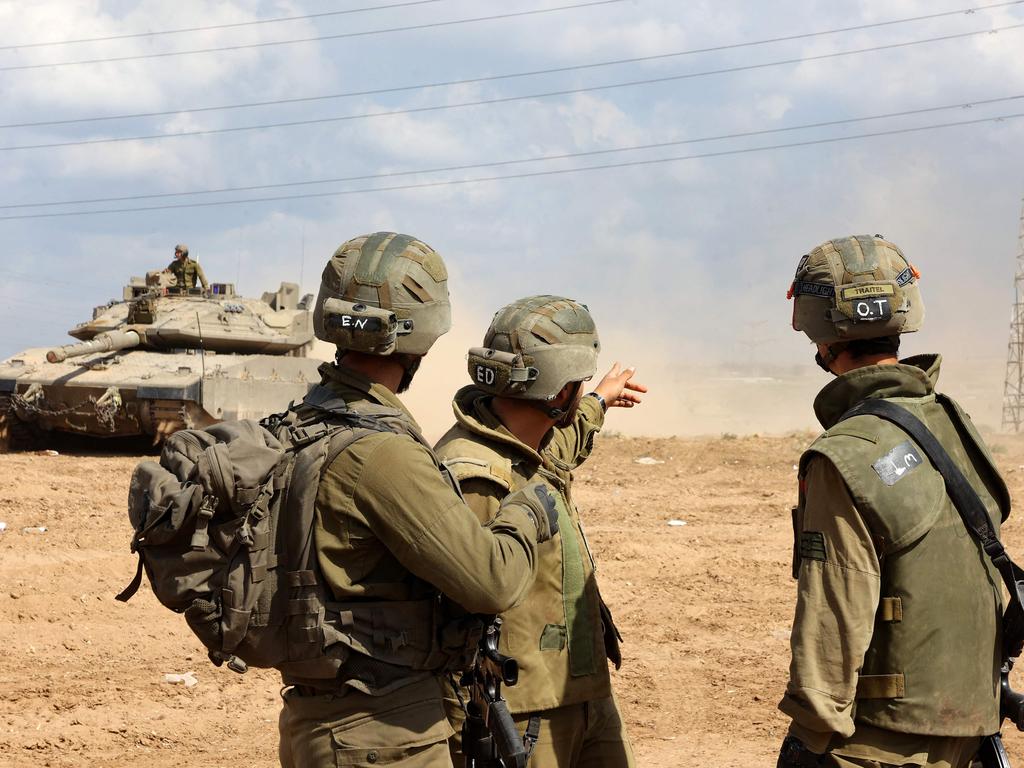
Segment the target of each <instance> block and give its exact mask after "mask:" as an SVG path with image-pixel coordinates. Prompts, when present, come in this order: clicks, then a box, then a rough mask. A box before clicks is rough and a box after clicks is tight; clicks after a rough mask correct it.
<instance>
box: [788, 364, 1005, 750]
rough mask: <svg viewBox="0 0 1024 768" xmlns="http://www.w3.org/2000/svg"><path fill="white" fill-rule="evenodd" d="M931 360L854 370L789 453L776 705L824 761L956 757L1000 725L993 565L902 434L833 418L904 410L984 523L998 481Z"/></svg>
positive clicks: (999, 501)
mask: <svg viewBox="0 0 1024 768" xmlns="http://www.w3.org/2000/svg"><path fill="white" fill-rule="evenodd" d="M940 362H941V360H940V358H939V357H938V356H919V357H916V358H910V359H908V360H906V361H903V362H902V363H901V364H899V365H874V366H868V367H864V368H859V369H857V370H854V371H851V372H849V373H846V374H844V375H842V376H839V377H838V378H837V379H836V380H835V381H833V382H832V383H830V384H829V385H828V386H826V387H825V388H824V389H823V390H822V391H821V393H820V394H819V395H818V397H817V399H816V400H815V412H816V414H817V416H818V418H819V420H820V421H821V423H822V425H823V426H824V427H825V428H826V430H827V431H826V432H825V433H824V434H823V435H822V436H821V437H820V438H819V439H818V440H816V441H815V443H814V444H813V445H812V446H811V447H810V448H809V449H808V451H807V452H806V453H805V455H804V457H803V458H802V460H801V463H800V485H801V493H800V505H799V507H798V508H797V509H796V510H795V520H794V532H795V535H796V540H795V543H794V575H795V576H798V578H799V586H798V599H797V608H796V618H795V620H794V624H793V635H792V641H791V642H792V653H793V657H792V664H791V668H790V680H789V685H788V686H787V690H786V695H785V697H784V698H783V700H782V702H781V704H780V705H779V708H780V709H781V710H782V711H783V712H784V713H786V714H787V715H789V716H790V717H791V718H792V719H793V723H792V726H791V728H790V733H791V734H792V735H793V736H796V737H797V738H799V739H800V740H801V741H802V742H803V743H804V744H805V745H806V746H807V747H808V748H809V749H810V750H811V751H812V752H816V753H824V752H828V753H829V754H830V755H831V758H830V759H831V760H832V761H833V762H832V763H828V764H834V765H838V766H886V765H915V766H942V767H944V768H966V767H967V766H969V765H970V762H971V758H972V756H973V754H974V753H975V751H976V750H977V747H978V744H979V742H980V738H981V737H982V736H985V735H988V734H992V733H995V732H996V731H997V730H998V728H999V714H998V713H999V668H1000V650H999V645H1000V627H999V617H1000V615H1001V613H1002V593H1001V588H1000V586H999V585H1000V583H1001V582H1000V579H999V576H998V574H997V572H996V571H995V569H994V567H993V566H992V565H991V563H990V562H989V561H988V558H987V557H986V556H985V554H984V552H983V551H982V550H981V548H980V547H979V546H978V545H977V543H976V542H975V540H974V539H973V538H972V537H971V536H970V535H969V533H968V532H967V529H966V528H965V526H964V524H963V521H962V520H961V518H960V515H959V513H958V512H957V511H956V509H955V507H954V506H953V504H952V502H951V500H950V499H949V497H948V495H947V494H946V490H945V485H944V483H943V479H942V476H941V475H940V474H939V473H938V472H937V471H936V470H935V469H934V468H933V467H932V465H931V464H930V463H929V462H928V460H927V458H926V457H925V456H924V453H923V451H921V449H920V448H917V447H916V446H914V444H913V442H912V441H910V438H909V436H908V435H907V434H906V433H904V432H903V431H901V430H900V429H899V428H898V427H896V426H895V425H893V424H891V423H889V422H887V421H883V420H881V419H878V418H876V417H873V416H868V415H864V416H855V417H853V418H850V419H848V420H845V421H842V422H839V420H840V417H841V416H842V415H843V414H844V413H846V412H847V411H848V410H849V409H850V408H852V407H853V406H854V405H856V404H857V403H860V402H862V401H864V400H867V399H870V398H884V399H887V400H891V401H893V402H894V403H896V404H898V405H900V406H902V407H904V408H906V409H907V410H909V411H910V412H912V413H913V414H914V415H915V416H917V417H918V418H919V419H921V421H923V422H924V423H925V424H926V425H927V426H928V428H929V429H930V430H931V431H932V432H933V433H934V434H935V435H936V437H937V438H938V440H939V441H940V442H941V443H942V445H943V446H944V447H945V448H946V450H947V451H948V452H949V453H950V455H951V456H952V457H953V459H954V461H956V463H957V464H958V465H959V467H960V468H961V469H962V470H963V471H964V474H965V476H966V477H967V479H968V480H969V481H970V483H971V484H972V485H973V486H974V488H975V490H977V491H978V493H979V495H980V496H981V498H982V500H983V501H984V503H985V505H986V507H987V508H988V511H989V515H990V517H991V518H992V520H993V521H994V523H995V525H996V526H997V527H998V525H999V522H1000V521H1002V520H1003V519H1004V518H1005V516H1006V515H1007V514H1008V512H1009V499H1008V496H1007V492H1006V486H1005V485H1004V483H1003V481H1002V480H1001V478H1000V477H999V474H998V472H997V470H996V469H995V467H994V465H993V463H992V460H991V457H990V456H989V455H988V452H987V450H986V449H985V447H984V444H983V443H982V441H981V439H980V437H978V435H977V432H976V430H975V428H974V426H973V425H972V423H971V421H970V419H969V417H967V415H966V414H965V413H963V411H962V410H960V409H959V407H958V406H955V405H952V406H951V407H950V408H948V409H947V408H944V407H943V405H942V404H941V403H939V402H937V401H936V398H935V382H936V380H937V378H938V374H939V367H940ZM908 441H909V442H908Z"/></svg>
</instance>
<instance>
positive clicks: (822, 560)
mask: <svg viewBox="0 0 1024 768" xmlns="http://www.w3.org/2000/svg"><path fill="white" fill-rule="evenodd" d="M805 482H806V486H805V488H806V490H805V497H804V506H803V513H802V520H801V519H800V517H801V516H798V519H797V528H796V532H795V533H796V536H797V541H796V547H797V552H798V553H799V555H800V569H799V581H798V588H797V604H796V617H795V618H794V620H793V634H792V638H791V641H790V642H791V646H792V654H793V655H792V662H791V664H790V671H789V684H788V685H787V687H786V695H785V697H784V698H783V700H782V702H781V703H780V704H779V709H781V710H782V711H783V712H784V713H785V714H787V715H789V716H790V717H791V718H792V719H793V723H792V725H791V727H790V733H791V734H792V735H794V736H796V737H797V738H799V739H800V740H801V741H803V742H804V743H805V744H806V745H807V747H808V748H809V749H810V750H812V751H813V752H817V753H823V752H825V751H826V749H827V748H828V743H829V741H830V740H831V738H832V736H833V735H834V734H839V735H840V736H843V737H847V736H851V735H852V734H853V732H854V722H853V717H854V700H855V697H856V692H857V680H858V675H859V673H860V669H861V667H862V665H863V661H864V654H865V653H866V651H867V649H868V645H869V644H870V642H871V635H872V632H873V629H874V623H875V612H876V610H877V608H878V601H879V595H880V589H881V582H880V577H879V573H880V567H879V562H878V556H877V553H876V551H875V547H874V544H873V543H872V537H871V533H870V531H869V529H868V527H867V525H866V524H865V522H864V519H863V517H862V516H861V514H860V512H858V510H857V508H856V506H855V504H854V502H853V499H852V498H851V496H850V492H849V490H848V489H847V487H846V483H845V482H844V481H843V478H842V476H841V475H840V474H839V471H838V470H837V469H836V468H835V466H834V465H833V464H832V463H831V462H830V461H828V460H827V459H825V458H824V457H817V458H815V459H812V460H811V462H810V464H809V465H808V468H807V474H806V476H805Z"/></svg>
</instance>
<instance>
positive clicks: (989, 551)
mask: <svg viewBox="0 0 1024 768" xmlns="http://www.w3.org/2000/svg"><path fill="white" fill-rule="evenodd" d="M940 403H941V400H940ZM864 415H871V416H877V417H879V418H881V419H885V420H886V421H889V422H892V423H893V424H895V425H896V426H897V427H899V428H900V429H902V430H903V431H904V432H906V433H907V434H908V435H910V436H911V437H912V438H913V439H914V442H915V443H917V444H918V446H919V447H920V448H921V450H923V451H924V452H925V455H926V456H927V457H928V458H929V460H931V463H932V465H933V466H934V467H935V469H936V470H937V471H938V472H939V474H940V475H942V479H943V480H944V481H945V484H946V492H947V493H948V494H949V498H950V499H951V500H952V502H953V506H954V507H956V511H957V512H959V513H960V517H961V518H962V519H963V522H964V526H965V527H966V528H967V530H968V532H970V534H971V536H973V537H974V539H975V540H976V541H977V542H978V543H979V544H980V545H981V547H982V549H984V550H985V554H986V555H988V557H989V559H990V560H991V561H992V564H993V565H994V566H995V567H996V569H997V570H998V571H999V574H1000V575H1001V576H1002V578H1003V582H1004V583H1005V584H1006V588H1007V590H1008V591H1009V593H1010V602H1011V604H1014V603H1015V604H1017V605H1018V606H1021V605H1022V594H1021V591H1022V589H1024V571H1021V569H1020V568H1018V567H1017V566H1016V564H1014V562H1013V561H1012V560H1011V559H1010V556H1009V554H1007V552H1006V549H1005V548H1004V547H1003V544H1002V542H1001V541H1000V540H999V535H998V534H997V533H996V530H995V526H993V525H992V520H991V518H990V517H989V515H988V510H987V509H986V508H985V504H984V502H983V501H982V500H981V497H980V496H978V492H977V491H976V490H974V487H973V486H972V485H971V484H970V483H969V482H968V480H967V478H966V477H964V473H963V472H961V471H960V467H958V466H957V465H956V464H955V463H954V461H953V459H952V458H951V457H950V455H949V453H948V452H947V451H946V449H945V448H943V447H942V444H941V443H940V442H939V441H938V439H937V438H936V437H935V435H933V434H932V433H931V430H929V429H928V427H926V426H925V425H924V423H923V422H922V421H921V420H920V419H918V418H917V417H916V416H915V415H914V414H912V413H911V412H910V411H908V410H907V409H905V408H901V407H900V406H898V405H896V404H895V403H892V402H889V401H888V400H865V401H864V402H862V403H860V404H858V405H856V406H854V407H853V408H851V409H850V410H849V411H847V412H846V413H845V414H843V416H842V418H840V421H845V420H846V419H849V418H852V417H854V416H864Z"/></svg>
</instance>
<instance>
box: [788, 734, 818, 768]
mask: <svg viewBox="0 0 1024 768" xmlns="http://www.w3.org/2000/svg"><path fill="white" fill-rule="evenodd" d="M826 764H827V763H826V758H825V756H824V755H819V754H816V753H815V752H811V750H809V749H808V748H807V747H806V746H805V745H804V743H803V742H802V741H800V739H798V738H797V737H796V736H787V737H786V738H785V740H784V741H783V742H782V749H781V750H780V751H779V762H778V763H777V764H776V768H819V767H820V766H825V765H826Z"/></svg>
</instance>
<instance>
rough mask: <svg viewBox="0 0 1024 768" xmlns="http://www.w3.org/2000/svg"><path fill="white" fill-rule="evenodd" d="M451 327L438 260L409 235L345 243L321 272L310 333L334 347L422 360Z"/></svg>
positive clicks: (444, 271) (445, 279)
mask: <svg viewBox="0 0 1024 768" xmlns="http://www.w3.org/2000/svg"><path fill="white" fill-rule="evenodd" d="M451 324H452V313H451V303H450V301H449V298H448V271H447V269H446V268H445V265H444V260H443V259H442V258H441V255H440V254H439V253H437V252H436V251H435V250H434V249H433V248H431V247H430V246H429V245H427V244H426V243H424V242H421V241H420V240H417V239H416V238H415V237H412V236H411V235H401V234H398V233H395V232H376V233H374V234H372V235H363V236H361V237H356V238H353V239H352V240H349V241H347V242H345V243H342V244H341V245H340V246H339V247H338V249H337V250H336V251H335V252H334V255H333V256H331V259H330V261H329V262H327V266H326V267H325V268H324V272H323V276H322V278H321V281H320V293H319V295H318V296H317V300H316V305H315V307H314V310H313V330H314V333H315V334H316V337H317V338H318V339H321V340H323V341H327V342H330V343H331V344H334V345H336V346H337V347H338V348H339V349H341V350H352V351H358V352H366V353H369V354H375V355H390V354H393V353H399V354H410V355H425V354H426V353H427V351H428V350H429V349H430V347H431V346H433V344H434V342H435V341H437V339H438V338H440V337H441V336H443V335H444V334H445V333H447V332H448V331H449V329H450V328H451Z"/></svg>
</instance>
